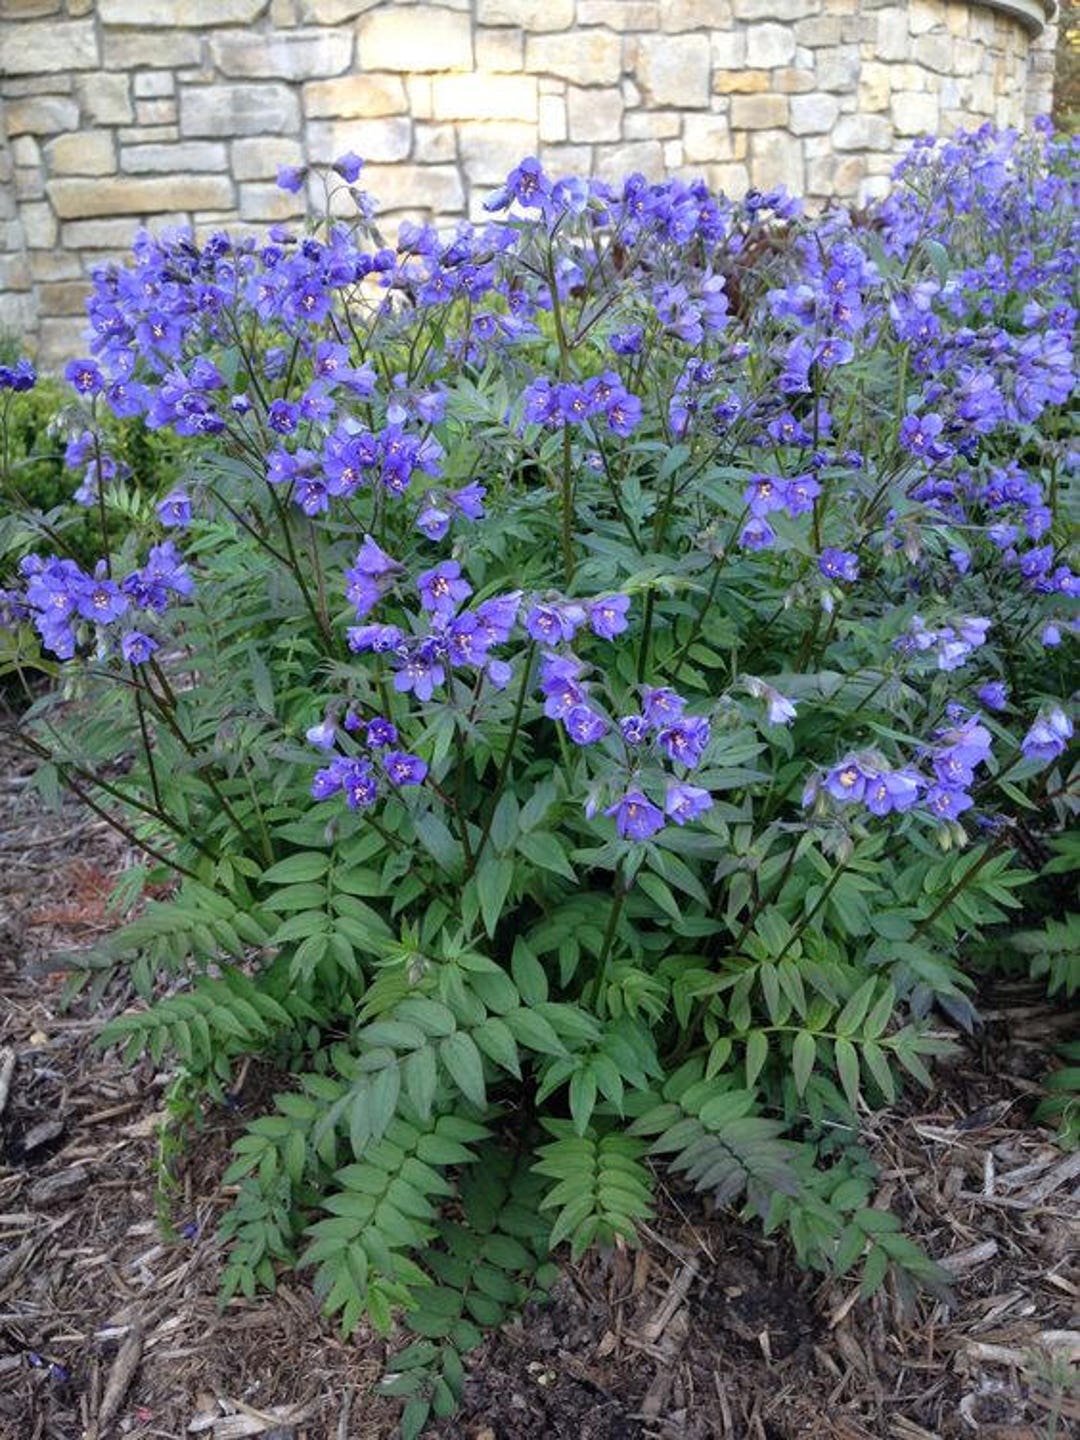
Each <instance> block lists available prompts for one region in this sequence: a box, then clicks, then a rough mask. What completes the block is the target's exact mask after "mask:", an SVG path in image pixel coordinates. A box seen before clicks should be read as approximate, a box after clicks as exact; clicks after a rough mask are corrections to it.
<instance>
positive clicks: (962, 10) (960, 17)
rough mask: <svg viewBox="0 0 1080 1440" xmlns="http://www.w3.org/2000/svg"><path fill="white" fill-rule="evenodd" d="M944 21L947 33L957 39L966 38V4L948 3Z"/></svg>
mask: <svg viewBox="0 0 1080 1440" xmlns="http://www.w3.org/2000/svg"><path fill="white" fill-rule="evenodd" d="M945 23H946V25H948V27H949V34H950V35H955V36H957V38H959V39H966V38H967V33H968V10H967V6H966V5H950V6H949V7H948V11H947V13H946V15H945Z"/></svg>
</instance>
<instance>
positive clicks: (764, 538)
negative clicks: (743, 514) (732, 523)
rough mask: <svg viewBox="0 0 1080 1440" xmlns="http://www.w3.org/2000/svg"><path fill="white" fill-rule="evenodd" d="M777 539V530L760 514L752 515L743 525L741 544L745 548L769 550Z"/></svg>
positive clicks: (740, 537) (740, 536)
mask: <svg viewBox="0 0 1080 1440" xmlns="http://www.w3.org/2000/svg"><path fill="white" fill-rule="evenodd" d="M775 539H776V531H775V530H774V529H773V528H772V526H771V525H770V524H769V522H768V521H767V520H765V519H764V518H763V517H762V516H760V515H752V516H751V517H750V519H749V520H748V521H747V522H746V524H745V525H744V526H743V528H742V531H741V533H740V535H739V544H740V545H741V546H742V547H743V549H745V550H767V549H768V548H769V546H770V545H771V544H772V543H773V541H774V540H775Z"/></svg>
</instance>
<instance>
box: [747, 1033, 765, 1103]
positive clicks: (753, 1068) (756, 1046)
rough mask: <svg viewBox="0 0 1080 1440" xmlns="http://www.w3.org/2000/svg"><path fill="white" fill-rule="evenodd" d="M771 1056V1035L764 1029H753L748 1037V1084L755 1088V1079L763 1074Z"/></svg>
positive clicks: (750, 1087)
mask: <svg viewBox="0 0 1080 1440" xmlns="http://www.w3.org/2000/svg"><path fill="white" fill-rule="evenodd" d="M768 1058H769V1037H768V1036H767V1035H766V1034H765V1032H764V1031H763V1030H751V1031H750V1034H749V1035H747V1037H746V1085H747V1088H748V1089H753V1086H754V1081H755V1080H756V1079H757V1077H758V1076H759V1075H760V1074H761V1071H762V1067H763V1066H764V1064H765V1061H766V1060H767V1059H768Z"/></svg>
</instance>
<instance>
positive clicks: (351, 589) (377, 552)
mask: <svg viewBox="0 0 1080 1440" xmlns="http://www.w3.org/2000/svg"><path fill="white" fill-rule="evenodd" d="M402 568H403V567H402V566H401V564H400V563H399V562H398V561H397V560H394V559H392V558H391V557H390V556H389V555H387V553H386V551H385V550H383V549H381V548H380V546H379V545H377V544H376V542H375V541H374V540H373V539H372V538H371V536H370V535H365V536H364V542H363V544H362V545H361V546H360V549H359V550H358V551H357V552H356V560H355V562H354V563H353V565H352V568H351V569H349V570H346V571H345V579H346V580H347V581H348V584H347V585H346V586H345V598H346V599H347V600H349V601H350V602H351V603H352V604H353V605H355V606H356V618H357V619H358V620H362V619H363V618H364V616H365V615H366V614H367V613H368V612H369V611H370V610H371V608H372V606H374V605H375V604H376V602H377V601H378V600H380V599H381V598H382V596H383V595H384V594H385V592H386V591H387V590H388V589H389V588H390V585H391V584H392V583H393V577H394V576H395V575H396V574H397V573H398V572H399V571H400V570H401V569H402Z"/></svg>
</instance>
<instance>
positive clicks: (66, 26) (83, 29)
mask: <svg viewBox="0 0 1080 1440" xmlns="http://www.w3.org/2000/svg"><path fill="white" fill-rule="evenodd" d="M99 64H100V56H99V55H98V44H97V32H96V29H95V26H94V22H93V20H35V21H30V22H29V23H28V24H26V25H17V24H8V23H7V21H6V20H5V22H4V23H3V24H2V25H0V75H9V76H10V75H41V74H43V73H50V74H51V73H53V72H54V71H57V70H63V71H68V70H94V69H96V68H97V66H98V65H99Z"/></svg>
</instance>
